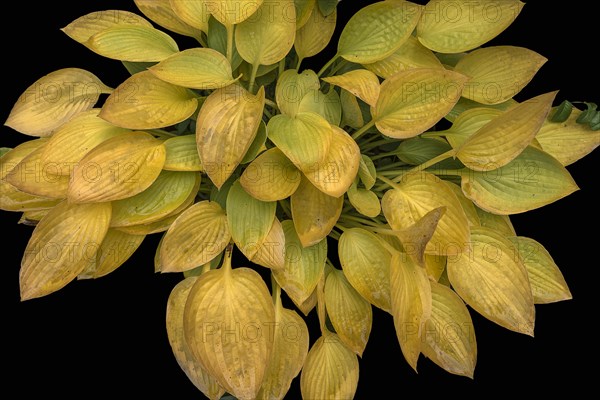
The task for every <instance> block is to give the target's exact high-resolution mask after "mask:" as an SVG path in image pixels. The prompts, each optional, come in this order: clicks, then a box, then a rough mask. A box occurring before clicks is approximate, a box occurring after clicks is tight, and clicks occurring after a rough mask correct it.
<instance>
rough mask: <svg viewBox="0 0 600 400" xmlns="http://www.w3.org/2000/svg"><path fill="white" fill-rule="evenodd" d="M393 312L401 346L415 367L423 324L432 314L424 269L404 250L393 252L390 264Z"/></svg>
mask: <svg viewBox="0 0 600 400" xmlns="http://www.w3.org/2000/svg"><path fill="white" fill-rule="evenodd" d="M390 290H391V293H392V296H391V299H392V302H391V304H392V315H393V316H394V325H395V327H396V335H397V336H398V342H399V343H400V349H401V350H402V354H403V355H404V358H405V359H406V361H407V362H408V363H409V364H410V366H411V367H412V369H414V370H415V371H416V370H417V361H418V360H419V354H421V342H422V337H423V336H424V335H425V330H424V324H425V321H427V320H428V319H429V318H430V316H431V285H430V284H429V279H428V278H427V274H426V272H425V270H424V269H423V268H421V267H419V266H418V265H417V264H415V263H414V262H413V261H412V259H411V258H410V257H409V256H408V255H407V254H404V253H394V254H393V255H392V264H391V268H390Z"/></svg>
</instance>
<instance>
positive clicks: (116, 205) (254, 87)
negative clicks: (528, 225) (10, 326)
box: [0, 0, 600, 399]
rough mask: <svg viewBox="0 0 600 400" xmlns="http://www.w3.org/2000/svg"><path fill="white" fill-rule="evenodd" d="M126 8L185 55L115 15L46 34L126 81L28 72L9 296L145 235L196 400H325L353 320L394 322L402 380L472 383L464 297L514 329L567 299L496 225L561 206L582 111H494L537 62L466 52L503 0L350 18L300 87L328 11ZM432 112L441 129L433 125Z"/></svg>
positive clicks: (529, 328) (2, 202)
mask: <svg viewBox="0 0 600 400" xmlns="http://www.w3.org/2000/svg"><path fill="white" fill-rule="evenodd" d="M135 2H136V4H137V6H138V7H139V9H140V10H141V12H142V13H143V14H144V15H145V16H146V17H148V18H149V19H150V20H152V21H154V22H155V23H157V24H158V25H161V26H163V27H165V28H167V29H169V30H171V31H173V32H176V33H178V34H182V35H187V36H190V37H193V38H195V39H197V40H198V42H199V44H200V47H197V48H190V49H186V50H181V51H180V49H179V47H178V45H177V43H176V42H175V41H174V40H173V39H172V38H171V37H170V36H169V35H168V34H166V33H164V32H163V31H161V30H158V29H156V28H155V27H154V26H153V25H152V24H151V23H150V22H149V21H148V20H147V19H145V18H143V17H141V16H139V15H136V14H133V13H130V12H126V11H117V10H111V11H103V12H95V13H91V14H88V15H86V16H83V17H81V18H79V19H77V20H75V21H73V22H72V23H71V24H69V25H68V26H67V27H65V28H64V32H65V33H66V34H67V35H68V36H70V37H71V38H72V39H74V40H76V41H77V42H79V43H81V44H83V45H84V46H86V47H88V48H89V49H91V50H92V51H94V52H96V53H98V54H100V55H102V56H105V57H108V58H113V59H117V60H120V61H122V62H123V64H124V65H125V67H126V68H127V70H128V71H129V72H130V73H131V77H130V78H129V79H127V80H126V81H125V82H123V83H122V84H121V85H119V86H118V87H117V88H116V89H114V90H113V89H111V88H109V87H107V86H105V85H104V84H103V83H102V82H101V81H100V79H99V78H97V77H96V76H95V75H93V74H92V73H90V72H88V71H84V70H81V69H76V68H69V69H62V70H59V71H56V72H53V73H50V74H48V75H46V76H44V77H43V78H41V79H39V80H38V81H37V82H35V83H34V84H33V85H32V86H30V87H29V88H28V89H27V90H26V91H25V93H24V94H23V96H22V97H21V99H19V101H18V102H17V103H16V105H15V106H14V108H13V110H12V112H11V114H10V116H9V118H8V120H7V122H6V125H8V126H10V127H12V128H13V129H15V130H17V131H19V132H21V133H24V134H27V135H30V136H34V137H37V139H34V140H31V141H28V142H25V143H23V144H21V145H19V146H17V147H16V148H14V149H3V150H2V153H1V156H2V157H1V158H0V166H1V168H0V172H1V175H0V178H1V180H0V185H1V189H2V191H1V193H0V208H1V209H3V210H9V211H17V212H22V213H23V217H22V220H21V221H22V222H24V223H29V224H32V225H35V226H36V227H35V230H34V231H33V234H32V236H31V239H30V242H29V244H28V246H27V248H26V250H25V255H24V257H23V261H22V266H21V273H20V284H21V296H22V299H23V300H26V299H31V298H35V297H40V296H44V295H47V294H49V293H51V292H54V291H56V290H58V289H60V288H62V287H63V286H65V285H66V284H67V283H69V282H70V281H72V280H73V279H75V278H79V279H86V278H98V277H101V276H104V275H106V274H108V273H110V272H112V271H114V270H115V269H116V268H118V267H119V266H120V265H122V264H123V263H124V262H125V261H126V260H127V259H128V258H129V257H130V256H131V255H132V254H133V252H134V251H135V250H136V249H137V248H138V247H139V245H140V244H141V243H142V241H143V240H144V238H145V236H146V235H150V234H154V233H159V232H164V234H163V236H162V240H161V242H160V245H159V248H158V249H157V252H156V259H155V266H156V270H157V271H161V272H184V276H185V279H184V280H183V281H182V282H181V283H180V284H179V285H177V286H176V287H175V288H174V290H173V292H172V294H171V296H170V298H169V303H168V310H167V330H168V334H169V340H170V342H171V345H172V348H173V352H174V354H175V356H176V358H177V361H178V362H179V364H180V366H181V367H182V369H183V370H184V371H185V373H186V374H187V375H188V377H189V378H190V380H191V381H192V382H193V383H194V384H195V385H196V386H197V387H198V388H199V389H200V390H201V391H202V392H203V393H204V394H206V395H207V396H208V397H209V398H211V399H218V398H220V397H221V396H222V395H223V394H224V393H225V392H229V393H231V394H233V395H235V396H236V397H238V398H240V399H253V398H269V399H280V398H283V397H284V396H285V393H286V392H287V390H288V389H289V386H290V383H291V381H292V380H293V379H294V378H295V377H296V376H297V375H298V374H299V373H300V371H302V375H301V388H302V394H303V397H305V398H308V399H314V398H318V399H325V398H344V399H345V398H351V397H353V394H354V392H355V390H356V387H357V383H358V375H359V374H358V369H359V364H358V358H357V356H361V355H362V353H363V351H364V349H365V346H366V345H367V341H368V338H369V333H370V331H371V323H372V306H375V307H378V308H380V309H382V310H384V311H386V312H389V313H390V314H391V315H392V316H393V318H394V323H395V327H396V332H397V336H398V340H399V343H400V346H401V349H402V353H403V354H404V357H405V358H406V360H407V362H408V363H409V364H410V365H411V366H412V367H413V368H414V369H415V370H416V368H417V361H418V358H419V356H420V354H424V355H425V356H426V357H428V358H430V359H431V360H432V361H433V362H435V363H436V364H438V365H439V366H440V367H442V368H444V369H445V370H447V371H449V372H450V373H454V374H459V375H465V376H472V375H473V370H474V368H475V363H476V354H477V346H476V341H475V335H474V330H473V324H472V321H471V318H470V315H469V311H468V309H467V307H466V305H465V302H466V303H467V304H469V305H470V306H471V307H472V308H473V309H474V310H475V311H477V312H479V313H480V314H482V315H483V316H485V317H486V318H488V319H490V320H491V321H493V322H495V323H497V324H498V325H500V326H503V327H505V328H507V329H510V330H513V331H516V332H521V333H525V334H532V333H533V328H534V314H535V309H534V304H538V303H549V302H555V301H561V300H565V299H569V298H570V297H571V294H570V292H569V289H568V287H567V284H566V283H565V281H564V279H563V276H562V274H561V272H560V271H559V269H558V267H557V266H556V264H555V263H554V261H553V260H552V258H551V256H550V255H549V254H548V252H547V251H546V250H545V249H544V248H543V246H542V245H541V244H539V243H538V242H536V241H535V240H533V239H530V238H526V237H520V236H517V235H516V233H515V231H514V229H513V227H512V225H511V222H510V219H509V217H508V216H509V215H511V214H516V213H523V212H526V211H529V210H532V209H536V208H539V207H542V206H544V205H547V204H549V203H551V202H554V201H556V200H558V199H560V198H562V197H564V196H567V195H569V194H570V193H572V192H574V191H575V190H577V186H576V184H575V182H574V181H573V179H572V178H571V176H570V174H569V172H568V171H567V170H566V169H565V166H566V165H569V164H571V163H573V162H575V161H577V160H578V159H580V158H582V157H583V156H585V155H586V154H588V153H589V152H591V151H592V150H593V149H594V148H596V147H597V146H598V145H599V144H600V135H599V134H598V132H597V129H598V118H599V116H600V113H597V112H596V109H595V107H594V106H588V110H586V111H583V112H581V111H579V110H577V109H574V108H573V107H572V106H571V107H568V106H567V105H563V106H561V107H559V108H557V109H555V110H554V111H552V103H553V101H554V98H555V95H556V93H546V94H542V95H539V96H537V97H534V98H532V99H529V100H527V101H524V102H521V103H518V102H517V101H515V100H514V99H513V97H514V96H515V95H516V94H517V93H518V92H519V90H520V89H521V88H523V87H524V86H525V85H526V84H527V83H528V82H529V81H530V80H531V79H532V78H533V76H534V75H535V73H536V72H537V70H538V69H539V68H540V67H541V66H542V65H543V64H544V63H545V61H546V59H545V58H544V57H542V56H541V55H539V54H537V53H535V52H533V51H531V50H528V49H524V48H519V47H511V46H491V47H480V46H481V45H483V44H485V43H486V42H488V41H489V40H491V39H492V38H494V37H495V36H497V35H498V34H499V33H500V32H502V31H503V30H504V29H506V28H507V27H508V26H509V25H510V24H511V23H512V21H513V20H514V19H515V18H516V16H517V15H518V14H519V12H520V10H521V8H522V5H523V4H522V3H520V2H519V1H516V0H505V1H492V0H489V1H480V2H470V1H462V0H459V1H455V2H452V3H453V7H458V9H459V10H462V11H463V12H462V13H459V14H457V17H456V18H452V19H451V20H450V19H447V18H446V19H445V18H440V15H441V14H440V13H442V14H443V10H442V9H443V8H444V7H446V6H447V4H446V3H445V2H444V1H441V0H431V1H430V2H429V3H428V4H427V5H426V6H420V5H416V4H413V3H410V2H407V1H400V0H387V1H381V2H378V3H375V4H372V5H369V6H367V7H365V8H363V9H362V10H360V11H359V12H358V13H357V14H356V15H354V16H353V17H352V19H351V20H350V21H349V23H348V24H347V25H346V26H345V28H344V30H343V32H342V34H341V37H340V39H339V42H338V47H337V53H336V55H335V56H334V57H333V58H332V59H331V61H330V62H328V63H327V64H326V65H325V66H324V67H323V68H322V70H321V71H319V72H318V73H316V72H314V71H311V70H301V68H300V67H301V65H302V62H303V60H304V59H305V58H307V57H312V56H314V55H316V54H317V53H319V52H321V51H322V50H323V49H324V48H325V47H326V46H327V44H328V43H329V41H330V39H331V37H332V35H333V32H334V28H335V23H336V7H337V4H338V2H337V1H335V0H334V1H331V0H304V1H302V0H253V1H244V0H239V1H234V0H170V1H169V0H136V1H135ZM490 5H493V6H494V7H496V8H497V18H495V19H494V20H493V21H492V20H490V19H489V18H487V17H486V7H489V6H490ZM440 10H442V11H440ZM102 94H108V95H109V96H108V98H107V99H106V100H105V101H104V104H103V105H102V107H101V108H93V107H94V105H95V104H96V103H97V102H98V101H99V99H100V96H101V95H102ZM444 118H445V119H446V120H448V121H450V122H451V127H450V128H448V129H446V130H435V127H436V124H438V122H439V121H440V120H442V119H444ZM328 237H329V238H331V240H330V242H329V243H334V242H335V241H337V242H338V253H339V259H340V264H341V269H340V268H339V266H335V265H333V263H332V262H331V261H329V260H328V258H327V246H328V241H327V238H328ZM233 245H235V246H237V247H238V248H239V249H240V251H241V252H242V253H243V254H244V255H245V256H246V257H247V258H248V259H249V260H251V261H252V262H253V263H255V264H257V265H260V266H262V267H265V268H268V269H270V270H271V276H272V282H271V285H270V286H271V293H270V292H269V289H268V287H267V285H266V284H265V282H264V281H263V280H262V278H261V277H260V275H259V274H258V273H257V272H256V271H254V270H253V269H250V268H232V266H231V264H232V256H231V252H232V247H233ZM281 289H283V291H285V293H286V294H287V296H289V298H290V299H291V300H292V301H293V302H294V304H295V305H296V306H297V307H298V309H299V310H300V311H301V312H302V313H304V314H305V315H307V314H308V313H310V312H311V311H312V310H313V309H315V308H316V311H317V313H318V316H319V321H320V326H321V333H322V336H321V337H320V338H319V339H317V340H316V341H315V342H314V343H313V345H312V347H311V349H310V351H309V337H308V330H307V327H306V325H305V323H304V321H303V319H302V318H301V317H300V316H299V315H298V314H297V313H296V312H295V311H293V310H290V309H286V308H284V307H283V305H282V301H281V296H282V294H281V293H282V291H281Z"/></svg>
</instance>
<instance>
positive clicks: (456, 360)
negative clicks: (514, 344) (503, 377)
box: [421, 282, 477, 378]
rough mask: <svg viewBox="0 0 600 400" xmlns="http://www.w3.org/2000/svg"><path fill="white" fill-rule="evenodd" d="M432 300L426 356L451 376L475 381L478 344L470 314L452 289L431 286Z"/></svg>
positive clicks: (424, 352)
mask: <svg viewBox="0 0 600 400" xmlns="http://www.w3.org/2000/svg"><path fill="white" fill-rule="evenodd" d="M431 296H432V302H431V317H430V318H429V320H427V323H426V326H425V341H424V343H423V345H422V347H421V350H422V351H423V354H424V355H425V357H427V358H429V359H431V361H433V362H434V363H436V364H437V365H439V366H440V367H442V368H443V369H445V370H446V371H448V372H450V373H451V374H456V375H462V376H466V377H469V378H473V372H474V370H475V363H476V362H477V342H476V340H475V328H474V327H473V321H472V320H471V316H470V315H469V310H468V309H467V307H466V306H465V303H463V301H462V300H461V299H460V297H458V295H457V294H456V293H454V291H453V290H452V289H450V288H448V287H446V286H444V285H441V284H439V283H435V282H431Z"/></svg>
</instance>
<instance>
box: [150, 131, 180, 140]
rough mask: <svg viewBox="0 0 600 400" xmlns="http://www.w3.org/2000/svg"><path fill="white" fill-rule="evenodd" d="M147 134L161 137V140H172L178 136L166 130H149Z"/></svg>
mask: <svg viewBox="0 0 600 400" xmlns="http://www.w3.org/2000/svg"><path fill="white" fill-rule="evenodd" d="M147 132H148V133H150V134H152V135H155V136H160V137H161V138H166V139H170V138H172V137H176V136H177V135H176V134H174V133H171V132H168V131H165V130H164V129H149V130H148V131H147Z"/></svg>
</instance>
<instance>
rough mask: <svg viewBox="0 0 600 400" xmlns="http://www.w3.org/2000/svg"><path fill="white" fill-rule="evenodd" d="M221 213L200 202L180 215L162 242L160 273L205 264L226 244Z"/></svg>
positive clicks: (226, 232)
mask: <svg viewBox="0 0 600 400" xmlns="http://www.w3.org/2000/svg"><path fill="white" fill-rule="evenodd" d="M230 239H231V234H230V230H229V226H228V224H227V216H226V215H225V211H224V210H223V209H222V208H221V207H220V206H219V205H218V204H217V203H215V202H212V201H211V202H209V201H201V202H200V203H196V204H194V205H193V206H192V207H190V208H188V209H187V210H186V211H184V212H183V214H181V215H180V216H179V217H178V218H177V219H176V220H175V222H174V223H173V224H172V225H171V226H170V228H169V230H168V231H167V233H166V234H165V236H164V237H163V239H162V244H161V249H160V265H161V271H163V272H182V271H187V270H190V269H193V268H195V267H198V266H200V265H203V264H206V263H207V262H210V261H211V260H212V259H214V258H215V257H216V256H217V255H219V254H220V253H221V252H222V251H223V249H225V247H226V246H227V244H228V243H229V240H230Z"/></svg>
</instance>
